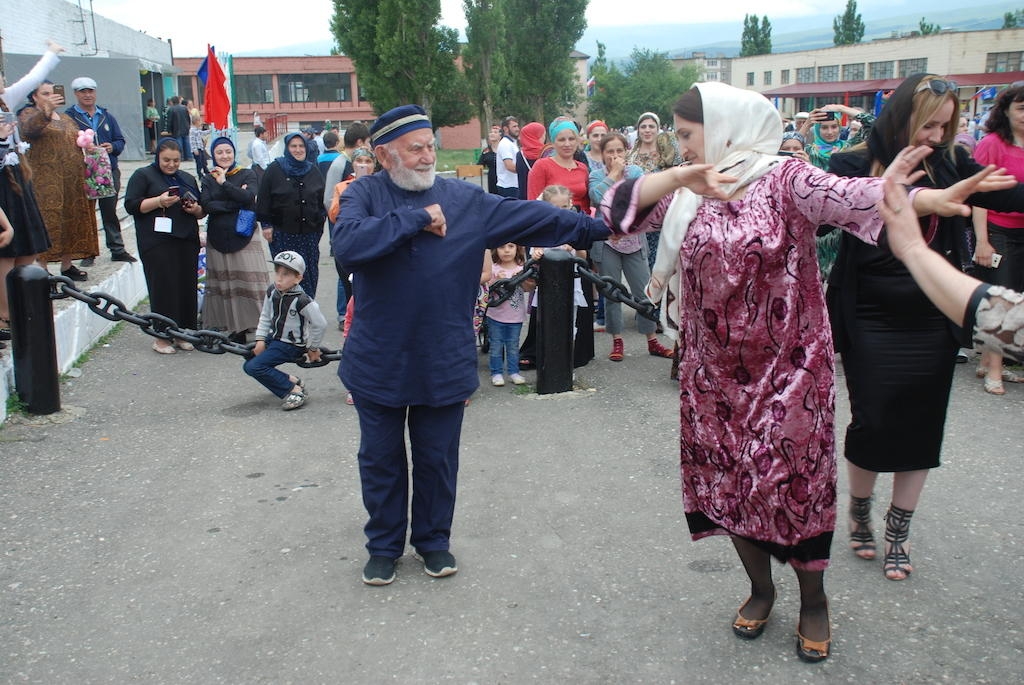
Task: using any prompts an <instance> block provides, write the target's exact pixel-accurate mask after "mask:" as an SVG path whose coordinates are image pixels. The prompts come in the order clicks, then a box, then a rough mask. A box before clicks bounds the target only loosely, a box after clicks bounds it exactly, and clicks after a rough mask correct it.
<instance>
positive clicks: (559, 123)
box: [548, 119, 580, 143]
mask: <svg viewBox="0 0 1024 685" xmlns="http://www.w3.org/2000/svg"><path fill="white" fill-rule="evenodd" d="M566 129H568V130H571V131H572V132H573V133H575V134H576V135H579V133H580V130H579V129H578V128H576V124H575V123H573V122H572V121H571V120H569V119H555V120H554V121H552V122H551V123H550V124H549V125H548V140H549V141H551V142H552V143H554V142H555V137H556V136H557V135H558V134H559V133H561V132H562V131H565V130H566Z"/></svg>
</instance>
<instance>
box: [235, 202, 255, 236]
mask: <svg viewBox="0 0 1024 685" xmlns="http://www.w3.org/2000/svg"><path fill="white" fill-rule="evenodd" d="M255 230H256V212H254V211H252V210H251V209H240V210H238V218H237V219H235V233H237V234H238V235H240V236H242V237H243V238H251V237H252V234H253V231H255Z"/></svg>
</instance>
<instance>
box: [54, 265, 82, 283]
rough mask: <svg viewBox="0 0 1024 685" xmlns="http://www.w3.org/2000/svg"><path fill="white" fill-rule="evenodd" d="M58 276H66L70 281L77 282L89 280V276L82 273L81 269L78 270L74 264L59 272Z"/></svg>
mask: <svg viewBox="0 0 1024 685" xmlns="http://www.w3.org/2000/svg"><path fill="white" fill-rule="evenodd" d="M60 275H61V276H67V277H68V278H70V279H71V280H72V281H79V282H81V281H87V280H89V274H88V273H87V272H85V271H82V270H81V269H79V268H78V267H77V266H75V265H74V264H72V265H71V266H69V267H68V268H66V269H64V270H63V271H61V272H60Z"/></svg>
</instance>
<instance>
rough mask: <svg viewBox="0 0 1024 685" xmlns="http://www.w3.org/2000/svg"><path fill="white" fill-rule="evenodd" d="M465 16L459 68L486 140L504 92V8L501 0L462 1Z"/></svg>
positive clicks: (505, 77) (505, 78)
mask: <svg viewBox="0 0 1024 685" xmlns="http://www.w3.org/2000/svg"><path fill="white" fill-rule="evenodd" d="M462 8H463V11H464V12H465V14H466V45H465V47H464V48H463V50H462V66H463V68H464V69H465V73H466V78H467V80H468V82H469V93H470V97H471V99H472V100H473V101H474V102H475V103H476V109H477V116H478V117H479V118H480V137H481V138H486V137H487V129H488V127H489V126H490V125H491V124H492V123H494V103H495V102H496V101H497V100H498V98H500V97H501V93H503V92H505V91H506V90H507V80H508V77H507V70H506V67H505V54H504V51H503V50H502V47H503V46H504V45H505V6H504V1H503V0H463V2H462Z"/></svg>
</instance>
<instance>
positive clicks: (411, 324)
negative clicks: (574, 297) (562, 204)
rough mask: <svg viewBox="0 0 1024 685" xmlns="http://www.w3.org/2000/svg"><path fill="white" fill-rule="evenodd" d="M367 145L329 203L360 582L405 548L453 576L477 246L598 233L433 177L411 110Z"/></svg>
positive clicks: (597, 225)
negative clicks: (367, 168) (361, 534)
mask: <svg viewBox="0 0 1024 685" xmlns="http://www.w3.org/2000/svg"><path fill="white" fill-rule="evenodd" d="M370 143H371V145H372V146H373V151H374V154H375V155H376V157H377V159H378V160H379V161H380V164H381V166H382V167H383V169H384V170H383V171H382V172H380V173H377V174H374V175H372V176H366V177H363V178H361V179H359V180H358V181H356V182H355V183H353V184H352V185H351V186H349V187H348V189H347V190H346V191H345V193H344V194H343V195H342V196H341V204H340V214H339V216H338V220H337V222H336V223H335V225H334V229H333V231H332V235H331V243H332V246H333V248H334V254H335V255H337V257H338V258H339V260H340V261H341V263H342V265H343V266H344V267H345V268H346V269H347V270H348V271H349V272H351V273H352V274H353V276H354V286H355V291H356V292H357V293H359V295H358V297H356V300H355V312H354V316H353V320H352V327H351V329H350V331H349V336H348V339H347V341H346V343H345V353H344V355H343V357H342V360H341V367H340V369H339V371H338V375H339V376H340V377H341V380H342V382H343V383H344V384H345V387H347V388H348V389H349V390H350V391H351V392H352V396H353V399H354V400H355V406H356V411H357V412H358V414H359V430H360V444H359V476H360V479H361V481H362V494H363V504H364V505H365V507H366V510H367V513H368V514H369V520H368V521H367V523H366V526H365V528H364V531H365V533H366V537H367V543H366V548H367V551H368V552H369V553H370V560H369V562H368V563H367V564H366V566H365V568H364V569H363V582H364V583H367V584H368V585H387V584H388V583H390V582H392V581H393V580H394V578H395V564H396V562H397V560H398V559H399V558H400V557H401V556H402V555H403V554H404V552H405V545H406V535H407V532H408V529H409V528H410V526H409V514H408V511H409V485H408V483H409V480H408V471H409V461H408V457H407V456H406V448H405V431H406V427H407V426H408V431H409V442H410V444H411V448H412V522H411V532H409V544H410V545H411V546H412V547H413V549H414V550H415V552H416V557H417V558H418V559H420V560H422V561H423V567H424V571H425V572H426V573H427V574H428V575H431V576H434V577H436V578H440V577H443V576H449V575H451V574H453V573H455V572H456V571H457V570H458V565H457V564H456V561H455V557H454V556H452V554H451V552H450V551H449V537H450V536H451V528H452V519H453V517H454V514H455V490H456V477H457V474H458V469H459V437H460V434H461V432H462V417H463V412H464V410H465V401H466V400H467V399H468V398H469V396H470V395H472V394H473V392H474V391H475V390H476V388H477V386H478V384H479V379H478V374H477V354H476V347H475V338H474V335H473V304H474V302H475V300H476V295H477V288H478V285H479V281H480V264H481V262H482V259H483V254H484V250H485V249H490V248H496V247H498V246H500V245H504V244H505V243H518V244H522V245H536V246H551V245H563V244H566V243H571V244H573V245H577V246H580V247H584V248H585V247H586V246H588V245H589V244H590V243H591V242H592V241H595V240H604V239H605V238H606V237H607V236H608V234H609V231H608V229H607V228H606V227H605V226H604V224H603V223H601V222H600V221H598V220H595V219H592V218H590V217H588V216H585V215H581V214H577V213H575V212H569V211H565V210H561V209H556V208H555V207H553V206H552V205H549V204H547V203H545V202H537V201H522V200H515V199H510V198H502V197H499V196H497V195H490V194H488V193H485V192H484V191H483V190H482V189H481V188H479V187H477V186H474V185H472V184H469V183H466V182H464V181H460V180H457V179H445V178H435V161H436V155H435V153H434V134H433V127H432V126H431V123H430V120H429V119H428V118H427V115H426V112H425V111H424V110H423V109H422V108H421V107H418V106H416V105H404V106H402V107H396V108H395V109H392V110H390V111H388V112H386V113H384V114H382V115H381V116H380V117H379V118H378V119H377V120H376V121H375V122H374V124H373V126H372V127H371V128H370Z"/></svg>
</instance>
